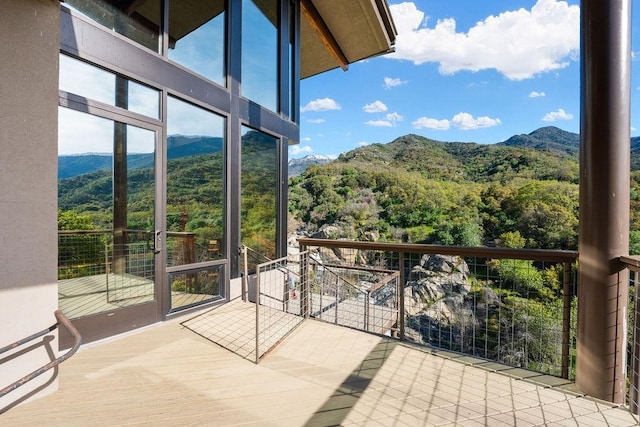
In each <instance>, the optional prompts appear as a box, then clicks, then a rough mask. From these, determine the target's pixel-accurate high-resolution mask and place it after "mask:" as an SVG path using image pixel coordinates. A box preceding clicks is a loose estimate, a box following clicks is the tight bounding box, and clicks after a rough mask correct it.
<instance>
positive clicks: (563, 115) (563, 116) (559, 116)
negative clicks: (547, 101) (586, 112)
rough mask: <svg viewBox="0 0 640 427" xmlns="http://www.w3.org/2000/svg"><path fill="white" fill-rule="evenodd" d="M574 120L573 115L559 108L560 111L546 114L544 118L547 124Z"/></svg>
mask: <svg viewBox="0 0 640 427" xmlns="http://www.w3.org/2000/svg"><path fill="white" fill-rule="evenodd" d="M571 119H573V115H572V114H569V113H567V112H566V111H564V110H563V109H562V108H559V109H558V111H552V112H550V113H547V114H545V116H544V117H543V118H542V120H543V121H545V122H556V121H558V120H571Z"/></svg>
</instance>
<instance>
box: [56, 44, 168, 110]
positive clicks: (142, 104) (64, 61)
mask: <svg viewBox="0 0 640 427" xmlns="http://www.w3.org/2000/svg"><path fill="white" fill-rule="evenodd" d="M59 87H60V90H63V91H65V92H69V93H72V94H75V95H79V96H81V97H83V98H87V99H92V100H95V101H100V102H103V103H105V104H109V105H113V106H116V107H121V108H125V109H127V110H129V111H132V112H134V113H139V114H143V115H145V116H149V117H153V118H154V119H157V118H159V115H160V92H159V91H157V90H155V89H152V88H150V87H147V86H144V85H142V84H140V83H136V82H134V81H132V80H128V79H126V78H124V77H121V76H119V75H116V74H114V73H112V72H109V71H106V70H103V69H102V68H98V67H96V66H94V65H91V64H88V63H86V62H83V61H80V60H78V59H75V58H72V57H70V56H67V55H60V84H59Z"/></svg>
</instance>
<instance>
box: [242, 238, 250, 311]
mask: <svg viewBox="0 0 640 427" xmlns="http://www.w3.org/2000/svg"><path fill="white" fill-rule="evenodd" d="M247 251H248V249H247V247H246V246H243V247H242V258H243V262H244V280H243V281H242V301H244V302H247V299H248V298H247V293H248V292H249V266H248V264H249V262H248V261H249V255H248V254H247Z"/></svg>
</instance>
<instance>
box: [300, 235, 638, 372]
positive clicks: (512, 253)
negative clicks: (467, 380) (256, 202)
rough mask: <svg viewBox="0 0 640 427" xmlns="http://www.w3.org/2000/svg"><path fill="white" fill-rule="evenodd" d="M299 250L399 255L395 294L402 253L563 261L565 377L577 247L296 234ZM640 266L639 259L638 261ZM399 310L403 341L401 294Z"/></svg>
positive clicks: (403, 280) (400, 282)
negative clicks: (433, 242) (365, 239)
mask: <svg viewBox="0 0 640 427" xmlns="http://www.w3.org/2000/svg"><path fill="white" fill-rule="evenodd" d="M298 243H299V245H300V251H301V252H302V251H307V250H309V249H310V248H311V247H323V248H329V249H358V250H371V251H383V252H395V253H398V256H399V265H400V266H402V268H400V271H399V274H400V280H398V290H399V291H398V295H399V296H401V295H403V292H402V289H403V288H404V286H405V284H406V279H407V278H406V277H405V273H404V261H405V254H438V255H448V256H459V257H476V258H486V259H520V260H531V261H548V262H558V263H563V265H564V270H563V271H564V275H563V284H562V285H563V286H562V298H563V307H562V320H563V321H562V325H563V326H562V328H563V330H562V355H561V374H560V375H561V377H562V378H569V359H570V345H571V343H570V335H571V334H570V325H571V298H572V297H573V294H572V286H571V285H572V282H571V274H570V272H571V265H572V264H573V263H574V262H575V261H577V259H578V252H577V251H564V250H547V249H513V248H498V247H470V246H446V245H428V244H412V243H387V242H358V241H353V240H329V239H313V238H299V239H298ZM638 263H639V264H638V265H639V268H640V261H638ZM399 306H400V307H399V310H400V313H401V315H400V316H399V319H398V329H399V339H400V340H401V341H404V340H405V338H406V336H405V315H404V313H405V304H404V297H400V298H399Z"/></svg>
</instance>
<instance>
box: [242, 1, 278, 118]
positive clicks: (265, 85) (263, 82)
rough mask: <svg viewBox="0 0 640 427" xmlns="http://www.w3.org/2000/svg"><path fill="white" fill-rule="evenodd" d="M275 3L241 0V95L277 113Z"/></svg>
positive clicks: (276, 20)
mask: <svg viewBox="0 0 640 427" xmlns="http://www.w3.org/2000/svg"><path fill="white" fill-rule="evenodd" d="M278 3H279V2H276V1H271V2H264V1H261V2H260V6H258V4H256V2H254V1H253V0H243V1H242V79H241V81H242V82H241V85H242V95H243V96H244V97H246V98H248V99H250V100H251V101H253V102H255V103H257V104H260V105H262V106H263V107H265V108H268V109H269V110H271V111H275V112H278Z"/></svg>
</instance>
